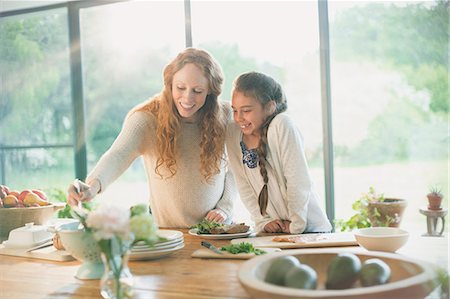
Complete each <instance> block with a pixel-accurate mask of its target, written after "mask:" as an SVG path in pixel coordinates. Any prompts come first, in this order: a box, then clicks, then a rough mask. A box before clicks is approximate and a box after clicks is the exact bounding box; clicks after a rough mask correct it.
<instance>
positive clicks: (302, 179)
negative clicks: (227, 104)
mask: <svg viewBox="0 0 450 299" xmlns="http://www.w3.org/2000/svg"><path fill="white" fill-rule="evenodd" d="M241 140H242V133H241V129H240V128H239V126H238V125H236V124H235V123H233V124H230V125H229V126H228V129H227V140H226V144H227V151H228V156H229V157H228V158H229V161H230V168H231V170H232V171H233V173H234V176H235V178H236V183H237V186H238V190H239V194H240V196H241V200H242V202H243V203H244V205H245V206H246V207H247V209H248V210H249V212H250V215H251V216H252V218H253V220H254V221H255V225H256V230H257V231H262V230H263V229H264V226H265V225H266V224H267V223H268V222H270V221H272V220H275V219H282V220H290V221H291V225H290V232H291V233H293V234H299V233H303V232H328V231H331V224H330V222H329V221H328V219H327V216H326V214H325V213H324V211H323V210H322V209H321V208H320V206H319V196H318V195H317V193H316V192H315V191H314V187H313V183H312V180H311V177H310V175H309V171H308V165H307V162H306V157H305V153H304V149H303V140H302V136H301V134H300V131H299V130H298V129H297V127H296V126H295V124H294V123H293V121H292V119H291V118H290V117H289V116H288V115H287V114H285V113H281V114H279V115H277V116H276V117H275V118H274V119H273V120H272V122H271V123H270V125H269V130H268V132H267V140H268V154H267V162H268V165H267V171H268V175H269V185H268V192H269V203H268V206H267V213H268V215H267V216H265V217H263V216H261V213H260V211H259V205H258V195H259V192H260V191H261V188H262V186H263V180H262V176H261V175H260V174H259V166H258V167H257V168H254V169H248V167H247V166H246V165H244V164H243V162H242V151H241V148H240V144H239V143H240V141H241Z"/></svg>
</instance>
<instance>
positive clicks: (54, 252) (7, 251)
mask: <svg viewBox="0 0 450 299" xmlns="http://www.w3.org/2000/svg"><path fill="white" fill-rule="evenodd" d="M0 255H11V256H20V257H27V258H35V259H43V260H51V261H59V262H65V261H73V260H74V258H73V256H71V255H70V254H69V253H68V252H67V251H65V250H58V249H56V248H55V247H53V246H48V247H44V248H41V249H36V250H33V251H30V252H27V249H16V248H14V249H13V248H6V247H5V246H4V245H0Z"/></svg>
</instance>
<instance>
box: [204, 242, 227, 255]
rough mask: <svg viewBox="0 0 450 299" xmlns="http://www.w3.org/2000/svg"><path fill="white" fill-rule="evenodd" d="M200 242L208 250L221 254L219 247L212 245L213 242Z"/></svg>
mask: <svg viewBox="0 0 450 299" xmlns="http://www.w3.org/2000/svg"><path fill="white" fill-rule="evenodd" d="M201 244H202V246H204V247H206V248H208V249H209V250H212V251H214V252H215V253H217V254H223V252H222V251H221V250H220V249H219V248H217V247H216V246H214V245H213V244H211V243H209V242H206V241H202V243H201Z"/></svg>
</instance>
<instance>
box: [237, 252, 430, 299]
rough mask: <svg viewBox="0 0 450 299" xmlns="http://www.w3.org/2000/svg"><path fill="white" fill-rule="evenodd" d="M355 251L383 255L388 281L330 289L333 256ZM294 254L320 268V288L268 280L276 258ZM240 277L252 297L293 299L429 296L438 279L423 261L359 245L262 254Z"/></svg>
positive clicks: (367, 255) (360, 255)
mask: <svg viewBox="0 0 450 299" xmlns="http://www.w3.org/2000/svg"><path fill="white" fill-rule="evenodd" d="M344 252H349V253H354V254H355V255H356V256H358V258H359V259H360V260H361V262H364V261H365V260H367V259H371V258H379V259H381V260H383V261H384V262H385V263H387V264H388V265H389V267H390V268H391V278H390V280H389V282H388V283H386V284H382V285H377V286H370V287H362V286H361V285H360V284H359V282H356V283H355V284H354V285H353V287H352V288H349V289H343V290H327V289H326V288H325V282H326V279H327V269H328V266H329V264H330V262H331V260H332V259H333V258H334V257H335V256H336V255H337V254H339V253H344ZM285 255H292V256H294V257H296V258H298V259H299V260H300V262H301V263H302V264H306V265H308V266H310V267H312V268H313V269H314V270H315V271H316V272H317V288H316V289H315V290H303V289H295V288H290V287H284V286H277V285H274V284H270V283H267V282H265V281H264V278H265V276H266V272H267V270H268V268H269V266H270V264H271V263H272V261H273V259H275V258H277V257H280V256H285ZM238 276H239V280H240V282H241V284H242V285H243V287H244V288H245V289H246V291H247V292H248V293H249V294H250V296H251V297H252V298H258V299H264V298H267V299H269V298H270V299H272V298H281V299H288V298H289V299H293V298H314V299H317V298H327V299H328V298H340V299H344V298H364V299H379V298H392V299H394V298H395V299H399V298H425V297H426V296H427V295H428V294H430V293H431V292H432V291H433V290H434V286H435V285H434V280H435V279H436V272H435V268H434V267H433V266H432V265H430V264H428V263H426V262H423V261H415V260H412V259H409V258H407V257H405V256H401V255H398V254H393V253H388V252H361V249H360V248H359V247H352V248H315V249H293V250H284V251H283V252H279V253H278V252H275V253H271V254H267V255H260V256H257V257H255V258H252V259H250V260H248V261H247V262H245V263H243V264H242V265H241V267H240V268H239V274H238Z"/></svg>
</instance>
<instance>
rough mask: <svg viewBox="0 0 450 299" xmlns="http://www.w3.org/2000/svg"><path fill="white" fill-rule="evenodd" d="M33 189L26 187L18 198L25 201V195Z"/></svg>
mask: <svg viewBox="0 0 450 299" xmlns="http://www.w3.org/2000/svg"><path fill="white" fill-rule="evenodd" d="M30 192H31V190H30V189H25V190H23V191H22V192H20V194H19V197H17V199H18V200H19V201H21V202H23V200H24V199H25V196H27V194H28V193H30Z"/></svg>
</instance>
